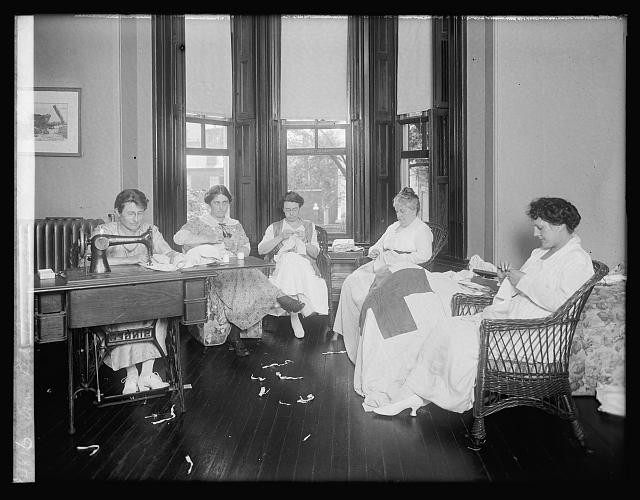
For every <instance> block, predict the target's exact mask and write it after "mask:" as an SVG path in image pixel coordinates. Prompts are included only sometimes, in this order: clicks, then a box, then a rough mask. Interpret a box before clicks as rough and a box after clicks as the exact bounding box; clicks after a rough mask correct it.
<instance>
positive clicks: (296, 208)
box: [283, 207, 300, 213]
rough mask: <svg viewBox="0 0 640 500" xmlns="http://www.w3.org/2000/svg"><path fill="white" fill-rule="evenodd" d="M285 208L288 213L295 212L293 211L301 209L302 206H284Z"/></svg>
mask: <svg viewBox="0 0 640 500" xmlns="http://www.w3.org/2000/svg"><path fill="white" fill-rule="evenodd" d="M283 210H284V212H286V213H293V212H297V211H298V210H300V207H295V208H284V209H283Z"/></svg>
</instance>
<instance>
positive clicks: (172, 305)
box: [33, 233, 274, 434]
mask: <svg viewBox="0 0 640 500" xmlns="http://www.w3.org/2000/svg"><path fill="white" fill-rule="evenodd" d="M133 243H142V244H144V245H147V249H149V248H150V244H151V233H149V234H148V235H147V233H145V234H143V235H141V236H133V237H129V236H120V235H107V234H98V235H94V236H93V237H92V238H91V239H90V241H89V243H88V244H87V238H86V237H84V235H83V236H82V237H81V238H79V241H78V242H77V244H76V246H75V248H74V252H76V254H77V255H78V256H80V255H82V256H83V257H84V255H85V254H86V253H87V251H89V252H90V254H91V266H89V271H87V265H86V259H84V258H83V260H84V261H85V264H84V269H83V267H80V266H79V267H73V268H69V269H66V270H65V272H64V274H60V275H57V276H56V277H55V280H40V278H39V277H38V276H35V277H34V287H33V292H34V296H35V303H36V310H35V311H34V312H35V328H36V330H48V329H56V330H59V333H60V334H59V335H58V337H59V338H60V339H62V340H66V342H67V346H68V348H67V367H68V373H69V381H68V396H67V399H68V405H69V430H68V431H69V434H74V433H75V418H74V415H75V400H76V396H77V395H78V393H79V392H83V391H87V390H88V391H92V392H94V393H95V394H96V399H97V400H98V401H94V403H95V404H96V405H97V406H106V405H110V404H117V403H123V402H131V401H133V400H135V399H138V400H139V399H146V398H151V397H160V396H164V395H167V394H170V395H171V399H173V398H174V397H177V401H176V402H177V403H178V404H177V407H176V413H177V412H178V409H179V408H180V409H181V410H182V412H184V411H186V408H185V404H184V385H183V383H182V368H181V359H180V325H181V324H182V325H196V324H201V323H204V322H205V321H206V320H207V287H208V280H209V278H210V277H212V276H214V275H216V274H217V273H219V272H224V270H226V269H229V270H231V269H238V268H254V269H265V268H269V269H271V268H273V267H274V266H273V265H272V264H267V263H265V262H264V260H263V259H259V258H257V257H251V256H247V257H245V259H244V260H241V261H238V260H237V259H235V258H232V259H231V262H230V263H228V264H220V265H218V266H216V267H215V268H214V267H211V266H195V267H192V268H189V269H182V270H176V271H162V272H158V271H154V270H152V269H148V268H146V267H143V266H140V265H137V264H123V265H118V266H113V267H112V268H111V267H110V266H109V263H108V261H107V260H106V257H105V251H106V249H107V248H108V247H109V246H112V245H123V244H133ZM78 262H79V261H78ZM157 318H167V319H168V323H169V324H168V327H167V335H166V338H165V344H166V348H167V352H166V353H165V354H166V358H165V359H166V360H167V362H168V363H167V364H168V372H169V373H168V376H167V378H166V379H165V380H166V381H168V382H169V383H170V386H169V387H168V388H164V389H156V390H155V391H154V390H152V391H145V392H137V393H134V394H127V395H122V394H118V395H113V396H103V395H102V393H101V392H100V391H101V389H100V386H99V385H98V384H97V381H96V378H97V377H96V376H95V375H96V370H97V368H98V367H99V366H100V362H101V360H102V359H103V352H102V351H103V349H102V347H103V346H102V345H101V344H102V340H100V344H99V343H97V340H98V339H97V337H98V333H95V332H97V331H99V330H101V329H103V328H104V325H114V324H122V323H131V322H138V321H145V322H147V323H151V322H152V321H153V320H155V319H157ZM101 333H102V332H101ZM151 336H153V337H154V338H155V333H154V331H153V327H152V326H146V325H145V327H144V328H142V329H130V330H126V329H123V328H120V329H118V328H113V329H112V331H111V332H110V335H109V339H108V341H107V342H108V344H109V346H116V345H121V344H122V343H129V342H141V341H153V339H152V338H151Z"/></svg>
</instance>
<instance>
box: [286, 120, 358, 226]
mask: <svg viewBox="0 0 640 500" xmlns="http://www.w3.org/2000/svg"><path fill="white" fill-rule="evenodd" d="M347 129H348V125H347V124H346V123H330V122H324V121H321V120H315V121H313V122H302V121H297V122H295V121H286V120H285V121H283V131H284V134H283V136H284V138H283V143H284V157H285V158H286V164H287V169H286V173H287V189H288V190H292V191H296V192H297V193H299V194H300V195H301V196H302V197H303V198H304V205H303V206H302V209H301V211H300V217H302V218H303V219H308V220H312V221H313V222H315V223H316V224H319V225H321V226H323V227H324V228H325V229H326V230H327V232H328V233H329V234H331V235H333V236H334V237H335V236H344V235H347V234H351V231H352V229H351V217H350V215H351V210H350V207H351V205H352V201H351V181H350V179H351V168H350V166H349V162H348V159H347V151H348V150H349V144H348V143H347V141H348V134H347Z"/></svg>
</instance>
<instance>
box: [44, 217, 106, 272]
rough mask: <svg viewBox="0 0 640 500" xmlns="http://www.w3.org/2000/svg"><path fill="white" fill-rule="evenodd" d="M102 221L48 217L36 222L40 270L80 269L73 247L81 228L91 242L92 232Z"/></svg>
mask: <svg viewBox="0 0 640 500" xmlns="http://www.w3.org/2000/svg"><path fill="white" fill-rule="evenodd" d="M103 223H104V221H103V220H102V219H83V218H82V217H47V218H46V219H36V220H35V221H34V225H35V227H34V232H35V235H34V242H35V251H34V259H33V260H34V264H35V270H36V272H37V271H38V269H46V268H49V269H53V271H54V272H59V271H64V270H65V269H68V268H71V267H78V259H77V256H74V252H73V251H72V250H73V245H74V244H75V243H77V242H78V237H79V236H80V228H83V229H84V233H85V235H86V238H87V242H88V240H89V236H90V235H91V230H92V229H93V228H94V227H95V226H97V225H98V224H103Z"/></svg>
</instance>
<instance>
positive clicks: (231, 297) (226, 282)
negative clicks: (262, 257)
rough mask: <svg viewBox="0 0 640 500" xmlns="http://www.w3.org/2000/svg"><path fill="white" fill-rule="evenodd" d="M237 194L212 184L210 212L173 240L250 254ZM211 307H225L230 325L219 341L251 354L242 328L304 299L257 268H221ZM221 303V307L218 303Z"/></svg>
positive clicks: (187, 246)
mask: <svg viewBox="0 0 640 500" xmlns="http://www.w3.org/2000/svg"><path fill="white" fill-rule="evenodd" d="M232 201H233V198H232V196H231V193H230V192H229V190H228V189H227V188H226V187H225V186H223V185H221V184H219V185H215V186H212V187H211V188H209V190H208V191H207V193H206V194H205V196H204V202H205V203H206V204H207V205H209V209H210V213H208V214H205V215H202V216H200V217H197V218H194V219H191V220H189V221H187V223H186V224H185V225H183V226H182V227H181V228H180V230H179V231H178V232H177V233H176V234H175V235H174V237H173V241H174V242H175V243H176V244H178V245H181V246H182V248H183V250H185V251H200V252H202V254H207V252H210V251H213V250H216V248H222V247H223V248H224V250H226V251H228V252H231V253H232V254H234V255H235V254H237V253H238V252H243V253H244V254H245V255H249V251H250V245H249V238H248V237H247V235H246V233H245V231H244V229H243V227H242V224H240V222H239V221H237V220H236V219H232V218H231V217H229V215H228V212H229V207H230V205H231V202H232ZM212 285H213V286H211V293H210V296H209V310H210V312H213V313H214V314H216V313H218V312H219V309H223V311H224V315H225V316H226V319H227V320H228V321H229V323H230V329H226V328H223V329H221V331H220V335H219V337H220V338H219V343H224V342H225V340H228V341H229V344H230V347H231V348H232V349H234V350H235V352H236V355H237V356H247V355H248V354H249V350H248V349H247V347H246V346H245V344H244V342H242V340H241V338H240V332H241V331H242V330H247V329H249V328H251V327H252V326H253V325H255V324H256V323H258V322H260V321H262V318H263V317H264V316H266V315H267V314H269V312H270V311H271V310H272V309H274V308H275V307H277V305H278V304H279V305H280V307H282V308H283V309H284V310H286V311H290V312H300V311H301V310H302V309H303V307H304V305H305V304H304V303H302V302H300V301H298V300H296V299H295V298H293V297H290V296H288V295H287V294H286V293H284V292H283V291H282V290H280V289H279V288H278V287H277V286H275V285H273V284H272V283H271V282H270V281H269V279H268V278H267V277H266V276H265V275H264V274H263V273H262V272H261V271H259V270H257V269H235V270H226V271H221V272H219V273H218V275H217V276H216V277H215V278H214V279H213V280H212ZM218 306H220V307H218Z"/></svg>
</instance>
